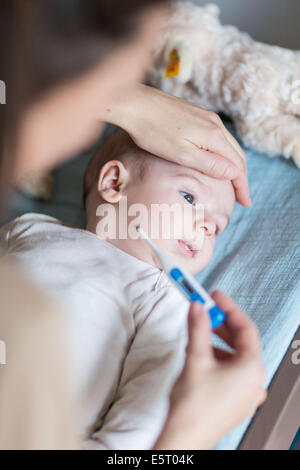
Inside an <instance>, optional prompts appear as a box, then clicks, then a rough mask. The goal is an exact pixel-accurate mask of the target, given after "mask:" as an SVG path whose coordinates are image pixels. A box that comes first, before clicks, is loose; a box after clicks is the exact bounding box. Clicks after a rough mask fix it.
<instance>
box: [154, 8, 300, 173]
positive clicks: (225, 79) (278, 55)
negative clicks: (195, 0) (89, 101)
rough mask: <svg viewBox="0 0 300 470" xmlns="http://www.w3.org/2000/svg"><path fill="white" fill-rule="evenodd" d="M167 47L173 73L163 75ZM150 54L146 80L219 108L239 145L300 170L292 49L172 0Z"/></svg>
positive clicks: (297, 73)
mask: <svg viewBox="0 0 300 470" xmlns="http://www.w3.org/2000/svg"><path fill="white" fill-rule="evenodd" d="M171 51H173V57H174V51H175V53H176V55H177V56H178V57H179V61H180V62H179V64H180V65H179V71H178V74H177V75H176V76H173V77H171V78H165V77H164V75H165V70H166V67H167V66H168V64H170V60H171V59H170V57H171V56H170V52H171ZM155 55H156V61H155V65H154V66H153V67H152V69H151V70H150V73H149V78H150V82H151V83H152V84H153V85H155V86H157V87H159V88H161V89H162V90H164V91H166V92H167V93H171V94H173V95H176V96H179V97H182V98H185V99H187V100H190V101H193V102H195V103H198V104H200V105H202V106H205V107H206V108H209V109H213V110H215V111H223V112H224V113H226V114H227V115H229V116H230V117H231V118H232V119H233V120H234V122H235V124H236V128H237V132H238V134H239V136H240V137H241V139H242V140H243V142H244V144H245V145H246V146H248V147H251V148H253V149H255V150H258V151H260V152H264V153H266V154H268V155H269V156H271V157H272V156H276V155H283V156H284V157H286V158H290V157H292V158H293V159H294V161H295V163H296V164H297V166H298V167H300V119H299V117H300V52H297V51H291V50H288V49H283V48H280V47H276V46H270V45H267V44H262V43H259V42H256V41H254V40H253V39H252V38H251V37H250V36H249V35H248V34H245V33H242V32H240V31H239V30H238V29H237V28H235V27H233V26H223V25H221V24H220V21H219V8H218V7H217V6H216V5H214V4H210V5H206V6H204V7H199V6H196V5H194V4H192V3H178V4H175V5H174V6H173V7H172V13H171V16H170V18H169V20H168V24H167V28H166V31H165V34H164V36H163V38H162V39H161V41H160V42H159V44H158V45H157V49H156V51H155Z"/></svg>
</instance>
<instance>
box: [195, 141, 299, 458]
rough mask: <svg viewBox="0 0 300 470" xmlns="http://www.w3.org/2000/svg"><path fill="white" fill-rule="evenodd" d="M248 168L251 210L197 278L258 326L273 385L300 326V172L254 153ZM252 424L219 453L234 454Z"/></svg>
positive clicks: (234, 223) (241, 213)
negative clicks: (237, 306)
mask: <svg viewBox="0 0 300 470" xmlns="http://www.w3.org/2000/svg"><path fill="white" fill-rule="evenodd" d="M247 165H248V174H249V182H250V192H251V197H252V207H251V208H248V209H244V208H242V207H241V206H240V205H238V204H237V205H236V207H235V210H234V212H233V215H232V217H231V220H230V224H229V226H228V228H227V229H226V230H225V231H224V232H223V234H222V235H221V236H220V237H219V238H218V240H217V243H216V249H215V253H214V257H213V260H212V261H211V262H210V264H209V265H208V266H207V268H206V269H205V270H204V271H202V272H201V273H200V274H199V275H198V276H197V277H198V279H199V280H200V282H202V283H203V285H204V286H205V287H206V288H207V289H208V290H209V291H211V290H213V289H216V288H217V289H220V290H222V291H223V292H225V293H227V294H228V295H230V296H231V297H232V298H233V299H234V300H235V301H236V302H237V303H238V304H239V305H240V306H241V308H242V309H243V310H244V311H245V312H247V313H248V314H249V316H250V317H251V318H252V319H253V320H254V321H255V323H256V324H257V325H258V327H259V331H260V335H261V339H262V346H263V357H264V363H265V366H266V370H267V380H266V384H269V383H270V381H271V379H272V377H273V375H274V373H275V372H276V370H277V368H278V366H279V364H280V362H281V359H282V358H283V356H284V354H285V352H286V351H287V348H288V346H289V343H290V341H291V340H292V338H293V336H294V334H295V332H296V330H297V327H298V325H299V322H300V242H299V241H300V171H299V169H297V168H296V167H295V165H294V164H293V163H292V162H291V161H286V160H284V159H283V158H275V159H270V158H269V157H266V156H264V155H260V154H258V153H256V152H253V151H250V150H247ZM242 386H243V384H241V387H242ZM248 424H249V420H247V421H246V422H244V423H243V424H242V425H240V426H239V427H238V428H237V429H235V430H234V431H232V432H231V433H230V434H228V435H227V436H226V437H225V438H223V439H222V440H221V441H220V443H219V444H218V446H217V448H218V449H235V448H236V447H237V446H238V444H239V442H240V440H241V437H242V435H243V434H244V432H245V430H246V428H247V426H248Z"/></svg>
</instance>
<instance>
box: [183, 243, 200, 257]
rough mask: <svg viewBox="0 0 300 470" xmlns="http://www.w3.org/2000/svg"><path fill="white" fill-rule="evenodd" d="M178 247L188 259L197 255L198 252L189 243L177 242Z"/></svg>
mask: <svg viewBox="0 0 300 470" xmlns="http://www.w3.org/2000/svg"><path fill="white" fill-rule="evenodd" d="M178 245H179V247H180V250H181V251H182V252H183V253H184V254H185V255H186V256H189V257H190V258H194V256H196V255H197V253H199V250H197V249H195V247H194V246H193V245H192V244H191V243H188V242H185V241H184V240H178Z"/></svg>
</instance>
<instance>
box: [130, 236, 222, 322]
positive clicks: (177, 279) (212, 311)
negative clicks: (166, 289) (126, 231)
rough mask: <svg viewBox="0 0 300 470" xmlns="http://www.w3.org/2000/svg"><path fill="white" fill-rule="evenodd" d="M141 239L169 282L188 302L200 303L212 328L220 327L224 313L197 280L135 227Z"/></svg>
mask: <svg viewBox="0 0 300 470" xmlns="http://www.w3.org/2000/svg"><path fill="white" fill-rule="evenodd" d="M136 229H137V231H138V232H139V233H140V234H141V236H142V238H143V239H144V240H145V241H146V242H147V243H148V245H150V247H151V248H152V250H153V251H154V253H155V254H156V256H157V257H158V259H159V261H160V264H161V267H162V269H163V270H164V271H165V273H166V274H167V276H168V277H169V278H170V279H171V281H172V282H173V283H174V284H175V285H176V286H177V288H178V289H179V290H180V291H181V292H182V293H183V294H184V295H185V296H186V297H187V299H188V300H189V301H190V302H196V301H198V302H201V303H202V304H203V305H204V307H205V309H206V310H207V311H208V313H209V315H210V319H211V324H212V328H213V329H215V328H217V327H218V326H220V325H221V324H222V323H223V322H224V321H225V319H226V316H225V313H224V312H222V310H221V309H220V308H219V307H218V306H217V305H216V303H215V302H214V301H213V299H212V298H211V297H210V295H209V294H208V293H207V292H206V290H205V289H204V288H203V287H202V286H201V284H200V283H199V282H198V281H197V279H196V278H195V277H194V276H192V275H191V274H189V273H188V272H187V271H186V270H185V269H184V268H183V267H181V266H180V265H179V264H178V262H177V261H176V262H175V261H173V260H172V258H170V257H169V256H167V255H165V254H164V253H162V252H161V251H160V250H159V248H158V247H157V246H156V245H155V244H154V243H153V242H152V240H150V239H149V237H147V235H146V234H145V232H144V231H143V230H142V229H141V228H140V227H136Z"/></svg>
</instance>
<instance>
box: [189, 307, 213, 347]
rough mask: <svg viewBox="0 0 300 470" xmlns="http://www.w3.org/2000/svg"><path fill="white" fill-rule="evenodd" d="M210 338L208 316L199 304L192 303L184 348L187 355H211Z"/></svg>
mask: <svg viewBox="0 0 300 470" xmlns="http://www.w3.org/2000/svg"><path fill="white" fill-rule="evenodd" d="M210 336H211V322H210V318H209V314H208V313H207V311H206V310H205V308H204V307H203V305H202V304H201V303H199V302H193V303H192V304H191V307H190V310H189V314H188V338H189V342H188V345H187V348H186V353H187V355H190V354H192V355H196V356H204V355H206V356H208V355H212V348H211V344H210Z"/></svg>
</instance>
